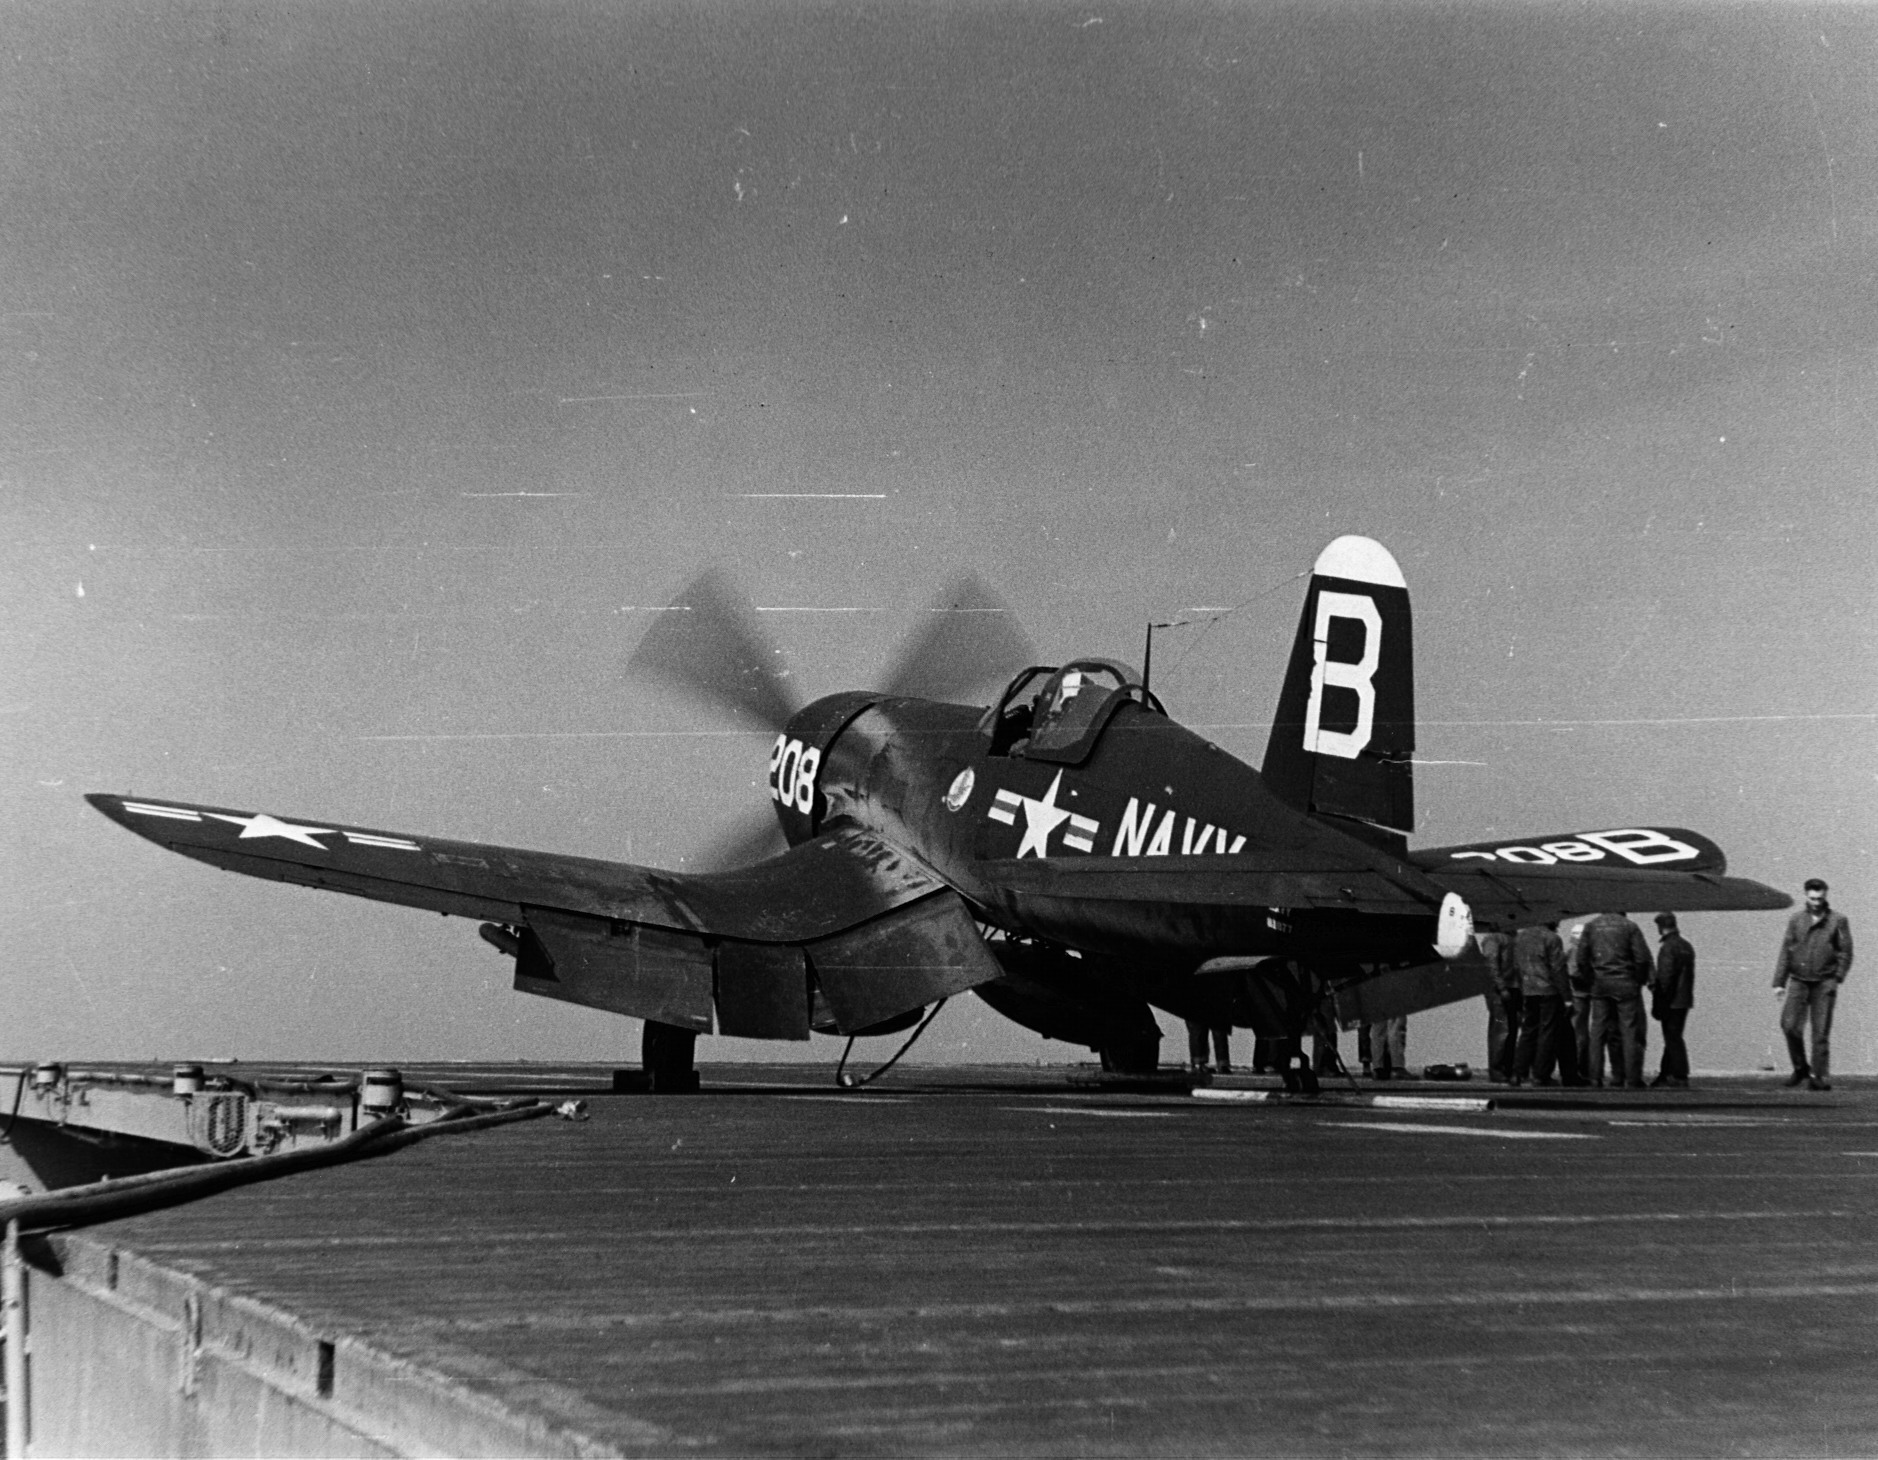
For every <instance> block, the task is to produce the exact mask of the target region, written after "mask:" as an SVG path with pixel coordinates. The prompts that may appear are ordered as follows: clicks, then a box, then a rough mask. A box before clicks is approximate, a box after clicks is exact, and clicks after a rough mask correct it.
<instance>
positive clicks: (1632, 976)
mask: <svg viewBox="0 0 1878 1460" xmlns="http://www.w3.org/2000/svg"><path fill="white" fill-rule="evenodd" d="M1576 962H1577V964H1578V967H1579V968H1580V970H1581V971H1582V972H1584V973H1588V974H1589V976H1590V983H1591V1030H1590V1045H1591V1051H1592V1054H1593V1055H1594V1056H1595V1055H1597V1054H1598V1053H1599V1052H1600V1051H1601V1050H1602V1048H1603V1046H1604V1040H1605V1031H1606V1030H1607V1029H1608V1028H1609V1027H1610V1026H1611V1025H1613V1024H1615V1025H1616V1027H1617V1033H1618V1043H1617V1046H1616V1047H1615V1048H1614V1049H1612V1050H1611V1083H1612V1084H1613V1085H1627V1086H1629V1087H1630V1088H1631V1089H1633V1090H1641V1089H1643V1088H1644V1083H1643V988H1644V985H1645V984H1647V983H1649V981H1650V975H1651V973H1652V972H1653V971H1654V969H1655V960H1654V959H1652V958H1651V957H1650V945H1649V944H1648V943H1646V942H1644V941H1643V929H1641V928H1639V927H1638V926H1637V925H1636V924H1635V923H1633V922H1631V921H1630V919H1629V918H1627V917H1626V916H1624V914H1623V913H1620V912H1617V913H1599V914H1598V915H1597V916H1596V917H1595V918H1593V919H1592V920H1591V921H1590V922H1588V923H1586V924H1585V930H1584V933H1583V934H1582V935H1581V936H1580V937H1579V939H1578V951H1577V954H1576ZM1581 982H1582V979H1581Z"/></svg>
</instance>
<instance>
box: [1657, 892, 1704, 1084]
mask: <svg viewBox="0 0 1878 1460" xmlns="http://www.w3.org/2000/svg"><path fill="white" fill-rule="evenodd" d="M1656 935H1657V937H1659V938H1661V939H1662V942H1660V943H1658V944H1657V945H1656V977H1655V978H1653V979H1651V980H1650V1013H1651V1015H1652V1016H1653V1017H1654V1018H1655V1019H1656V1022H1657V1023H1659V1024H1661V1025H1662V1026H1663V1062H1662V1064H1660V1065H1658V1066H1657V1070H1656V1078H1655V1079H1654V1080H1652V1081H1650V1083H1651V1084H1652V1085H1668V1086H1670V1087H1671V1088H1672V1089H1676V1090H1687V1089H1688V1088H1689V1046H1688V1045H1686V1044H1684V1043H1683V1042H1682V1029H1683V1025H1685V1024H1686V1023H1688V1021H1689V1011H1690V1010H1691V1009H1693V1008H1694V1007H1695V949H1694V948H1693V947H1691V946H1690V944H1689V940H1688V939H1687V938H1685V937H1683V936H1682V930H1681V929H1679V928H1678V927H1677V926H1676V915H1675V914H1674V913H1672V912H1661V913H1658V914H1657V915H1656Z"/></svg>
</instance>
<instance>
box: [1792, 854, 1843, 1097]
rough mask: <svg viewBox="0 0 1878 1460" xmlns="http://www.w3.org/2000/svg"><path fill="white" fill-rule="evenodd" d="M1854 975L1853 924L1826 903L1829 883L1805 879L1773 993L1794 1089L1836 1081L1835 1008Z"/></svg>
mask: <svg viewBox="0 0 1878 1460" xmlns="http://www.w3.org/2000/svg"><path fill="white" fill-rule="evenodd" d="M1851 971H1852V925H1851V924H1850V923H1849V922H1847V921H1846V919H1845V914H1844V913H1841V912H1834V911H1833V910H1832V904H1831V903H1829V902H1827V901H1826V884H1825V882H1824V881H1822V880H1821V879H1820V878H1818V877H1809V878H1807V879H1806V906H1805V907H1803V908H1801V909H1799V910H1798V911H1797V912H1795V913H1794V915H1793V916H1792V918H1790V919H1789V920H1788V922H1787V936H1786V937H1785V938H1784V939H1782V940H1781V944H1780V961H1779V962H1778V963H1776V964H1775V965H1774V992H1775V994H1776V995H1780V996H1781V997H1783V998H1784V1000H1785V1002H1784V1003H1783V1004H1782V1005H1781V1008H1780V1032H1781V1033H1782V1034H1784V1035H1786V1036H1787V1053H1788V1054H1789V1055H1790V1056H1791V1057H1792V1059H1793V1073H1792V1074H1791V1075H1789V1076H1788V1077H1787V1084H1788V1085H1789V1086H1793V1085H1797V1084H1799V1083H1800V1082H1801V1081H1802V1080H1804V1081H1805V1082H1806V1085H1807V1088H1808V1089H1809V1090H1830V1089H1831V1088H1832V1085H1831V1083H1830V1081H1831V1078H1832V1006H1833V1003H1834V1002H1835V1001H1836V1000H1837V998H1838V996H1839V985H1840V984H1842V983H1844V982H1845V980H1846V975H1847V974H1849V973H1851ZM1808 1024H1811V1025H1812V1026H1813V1058H1812V1061H1811V1062H1810V1063H1809V1062H1808V1060H1807V1058H1806V1026H1807V1025H1808Z"/></svg>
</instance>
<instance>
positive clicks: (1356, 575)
mask: <svg viewBox="0 0 1878 1460" xmlns="http://www.w3.org/2000/svg"><path fill="white" fill-rule="evenodd" d="M942 607H944V608H945V609H946V610H947V611H946V612H943V613H938V614H935V615H934V616H933V618H932V620H931V622H932V625H933V627H932V628H930V629H929V630H928V631H927V632H925V633H923V634H921V635H919V636H918V637H917V638H916V639H915V640H914V642H913V643H912V644H910V645H909V646H908V648H907V649H906V651H905V652H904V653H903V654H902V656H901V659H900V662H899V664H898V666H897V667H896V668H895V669H893V670H892V671H891V672H890V673H889V674H888V675H887V676H886V677H885V678H884V680H883V683H886V684H887V685H888V686H889V688H888V689H886V690H881V691H870V690H854V691H848V692H844V693H840V694H832V695H828V696H825V697H823V698H821V699H817V700H815V701H813V702H812V703H810V704H807V705H804V706H800V707H797V706H796V705H795V704H793V703H792V702H791V700H790V698H789V696H788V694H787V685H786V681H785V677H784V676H783V675H782V674H781V673H780V672H779V671H778V670H777V668H776V667H775V666H776V665H777V663H778V653H777V651H776V649H775V648H774V647H773V646H772V645H770V644H769V643H768V642H767V641H766V640H765V638H764V636H763V634H762V632H761V631H760V629H758V627H757V626H756V620H755V616H754V614H753V612H752V611H751V610H750V609H749V608H748V607H747V605H746V604H744V603H742V602H741V601H740V599H739V597H738V595H737V594H736V593H735V591H734V590H733V589H731V588H730V587H729V586H728V585H727V584H726V583H724V582H723V580H721V579H720V578H718V577H717V576H716V575H714V574H706V575H705V576H704V577H703V578H701V579H700V580H698V582H696V583H694V584H693V585H692V587H691V588H690V589H689V590H688V591H687V593H686V594H685V595H683V596H682V597H681V598H680V600H679V602H678V604H676V605H674V608H675V609H676V610H677V611H674V612H671V613H667V614H662V615H660V617H659V619H658V621H657V623H656V624H655V627H654V628H653V629H652V630H651V631H650V632H649V633H648V634H647V636H646V638H645V639H644V641H643V642H642V643H641V645H640V647H639V649H638V650H637V651H636V653H635V654H634V656H633V660H632V663H631V667H633V668H635V669H637V670H638V671H640V672H642V673H648V674H652V675H656V676H659V677H661V678H663V679H665V680H667V681H670V682H673V683H675V684H677V685H678V686H679V687H681V688H683V689H685V690H687V691H688V692H690V693H691V694H693V695H694V696H695V697H697V698H700V699H703V700H706V701H708V702H711V703H713V704H715V705H717V706H718V707H720V708H723V709H725V710H728V711H729V712H731V713H732V714H733V715H734V716H737V717H739V718H740V719H742V720H744V721H745V722H746V723H747V722H748V720H749V719H750V718H751V717H755V718H757V719H759V720H761V721H762V722H764V723H766V724H768V725H769V726H770V727H771V728H773V729H774V730H775V732H776V738H775V741H774V743H773V745H772V746H771V749H770V754H769V776H768V787H769V799H770V802H771V803H772V808H773V810H774V813H775V817H776V820H777V822H778V823H779V824H780V830H781V833H782V835H783V837H784V838H786V840H787V843H788V847H787V850H784V851H782V852H781V853H780V854H779V855H772V856H767V857H761V858H760V859H758V860H751V861H749V862H748V863H747V864H746V865H741V866H737V867H735V868H733V869H732V870H728V871H722V872H692V873H687V872H671V871H661V870H659V869H656V868H651V867H642V866H635V865H632V864H630V863H624V862H610V861H600V860H595V859H591V858H585V857H570V856H561V855H556V854H554V853H550V852H535V851H523V850H519V849H517V848H512V847H503V846H491V845H485V844H482V843H474V842H458V841H446V840H443V839H441V838H437V837H427V836H417V835H410V834H406V833H400V832H386V831H375V830H367V829H365V828H361V827H353V826H340V825H337V824H334V823H330V822H313V821H307V820H295V819H287V818H283V817H279V816H276V815H274V814H272V813H269V812H254V811H237V810H233V809H230V808H226V807H220V806H204V805H196V804H193V803H185V802H178V801H164V800H151V799H148V798H139V797H134V796H117V795H92V796H89V797H88V798H87V799H88V800H89V801H90V802H91V803H92V804H93V805H94V806H96V807H97V808H98V809H99V810H100V811H102V812H104V814H105V815H107V816H109V817H110V818H111V819H112V820H114V821H117V822H119V823H121V824H122V825H124V826H126V827H128V828H130V829H131V830H132V831H135V832H137V833H138V834H139V835H141V836H144V837H147V838H149V839H150V840H151V841H154V842H156V843H158V844H159V845H161V846H165V847H168V848H169V849H170V850H172V851H176V852H180V853H182V854H183V855H184V856H187V857H193V858H195V859H197V860H198V861H203V862H208V863H210V864H211V865H213V866H217V867H221V868H224V869H226V870H229V871H235V872H245V873H248V874H249V875H251V876H256V877H268V878H273V879H274V880H276V881H281V882H297V883H301V884H304V885H307V886H311V887H322V888H326V889H328V890H331V891H335V892H347V893H351V894H353V895H354V896H358V897H369V898H375V899H377V900H380V901H384V902H394V903H402V904H405V905H407V906H411V907H418V908H425V909H428V910H430V911H432V912H440V913H444V914H446V915H449V916H455V917H465V918H473V919H476V920H478V921H480V922H481V923H482V924H483V927H482V930H481V931H482V934H483V936H484V937H485V938H486V939H487V940H488V941H489V942H490V943H492V944H493V945H495V947H496V948H498V949H500V950H501V951H502V953H504V954H506V955H507V956H509V957H510V958H512V959H513V960H514V962H515V987H516V988H518V989H520V990H522V991H523V992H526V993H532V994H541V995H544V996H546V997H549V998H557V999H565V1000H570V1001H572V1002H574V1003H577V1004H586V1005H590V1006H592V1007H595V1008H599V1009H607V1010H611V1011H613V1012H615V1013H619V1014H625V1015H629V1016H631V1017H634V1018H637V1019H641V1020H644V1021H645V1029H644V1047H643V1058H644V1063H645V1067H646V1069H647V1071H648V1073H649V1075H650V1079H651V1085H652V1088H654V1089H655V1090H678V1089H687V1088H695V1085H696V1075H695V1073H694V1071H693V1069H692V1058H693V1046H694V1042H695V1040H696V1037H697V1035H699V1034H703V1033H710V1032H712V1031H713V1030H715V1031H716V1032H718V1033H721V1034H729V1035H740V1036H744V1037H748V1038H756V1039H807V1038H808V1037H809V1035H810V1033H811V1032H812V1031H814V1032H824V1033H837V1034H843V1035H849V1036H853V1035H861V1034H880V1033H890V1032H895V1031H898V1030H903V1029H908V1028H911V1027H912V1026H913V1025H914V1024H915V1023H916V1022H917V1021H918V1020H919V1018H920V1017H921V1015H922V1013H923V1012H924V1011H925V1010H926V1009H927V1008H929V1007H930V1006H932V1005H934V1004H936V1003H937V1002H938V1001H939V1000H942V999H945V998H947V997H949V996H951V995H954V994H958V993H961V992H963V991H965V990H967V989H971V990H973V991H975V992H976V994H977V995H978V997H980V998H981V999H983V1000H984V1001H985V1002H986V1003H988V1004H989V1005H990V1006H991V1007H992V1008H993V1009H995V1010H997V1011H998V1012H999V1013H1000V1014H1003V1015H1005V1016H1006V1017H1008V1018H1010V1019H1013V1020H1015V1021H1016V1022H1017V1023H1019V1024H1022V1025H1025V1026H1026V1027H1028V1028H1030V1029H1033V1030H1036V1031H1038V1032H1040V1033H1042V1034H1044V1035H1046V1036H1048V1037H1050V1038H1053V1039H1060V1040H1066V1041H1070V1042H1073V1043H1076V1044H1081V1045H1086V1046H1088V1047H1089V1048H1091V1049H1093V1050H1095V1051H1097V1052H1098V1053H1099V1054H1100V1056H1101V1059H1102V1063H1103V1065H1104V1067H1105V1068H1108V1069H1111V1070H1116V1071H1123V1072H1140V1071H1145V1070H1151V1069H1153V1068H1154V1066H1155V1064H1156V1062H1157V1060H1158V1054H1159V1044H1160V1038H1161V1035H1160V1029H1159V1026H1158V1025H1157V1024H1156V1022H1155V1019H1154V1014H1153V1010H1155V1009H1161V1010H1165V1011H1166V1012H1168V1013H1170V1014H1173V1015H1176V1016H1179V1017H1183V1018H1198V1019H1203V1020H1206V1021H1207V1022H1209V1023H1216V1024H1217V1023H1226V1022H1230V1023H1233V1024H1236V1025H1240V1026H1242V1027H1243V1026H1249V1027H1251V1028H1252V1029H1254V1030H1256V1031H1257V1032H1259V1033H1260V1034H1262V1035H1266V1036H1268V1037H1273V1038H1277V1039H1280V1040H1283V1041H1285V1042H1286V1044H1287V1047H1288V1049H1289V1051H1290V1052H1291V1067H1292V1068H1291V1074H1290V1076H1289V1077H1288V1078H1289V1079H1290V1080H1291V1081H1292V1082H1293V1083H1294V1084H1296V1085H1301V1086H1302V1087H1304V1088H1311V1084H1310V1078H1309V1072H1308V1070H1305V1069H1303V1068H1302V1060H1301V1059H1299V1058H1298V1057H1297V1056H1296V1053H1295V1052H1296V1048H1297V1042H1298V1039H1299V1036H1300V1035H1301V1034H1302V1033H1303V1032H1304V1031H1305V1030H1306V1029H1307V1028H1308V1027H1309V1026H1310V1025H1311V1022H1312V1020H1313V1019H1314V1018H1316V1017H1318V1016H1319V1014H1320V1011H1323V1010H1325V1009H1326V1006H1327V1003H1328V1002H1329V1001H1333V1000H1334V1001H1335V1007H1336V1009H1337V1010H1338V1011H1340V1012H1341V1013H1342V1014H1343V1015H1344V1016H1345V1017H1346V1018H1349V1017H1382V1016H1384V1015H1388V1014H1395V1013H1409V1012H1414V1011H1415V1010H1418V1009H1423V1008H1428V1007H1431V1006H1433V1005H1435V1004H1439V1003H1444V1002H1448V1001H1451V1000H1453V999H1458V998H1465V997H1469V996H1472V995H1475V994H1477V993H1479V992H1481V991H1482V989H1483V988H1484V987H1485V986H1486V981H1487V973H1486V970H1485V966H1484V963H1483V962H1482V960H1481V959H1480V957H1479V955H1478V953H1477V952H1476V951H1475V950H1474V949H1473V947H1472V936H1473V934H1474V932H1475V930H1476V929H1480V930H1489V929H1491V930H1510V929H1513V928H1516V927H1520V926H1524V925H1528V924H1534V923H1540V922H1549V921H1553V920H1555V919H1559V918H1565V917H1570V916H1573V915H1575V914H1581V913H1590V912H1596V911H1599V910H1608V909H1615V908H1624V909H1633V908H1651V909H1667V910H1676V911H1694V910H1702V911H1712V910H1718V909H1731V908H1732V909H1777V908H1783V907H1786V906H1788V905H1789V903H1790V899H1789V898H1787V897H1786V896H1785V895H1784V894H1782V893H1780V892H1778V891H1776V890H1775V889H1773V888H1771V887H1767V886H1765V885H1763V884H1761V883H1758V882H1752V881H1748V880H1746V879H1743V878H1736V877H1729V876H1726V875H1725V873H1726V870H1727V861H1726V858H1725V857H1724V856H1723V854H1722V851H1721V849H1720V848H1719V847H1717V846H1716V845H1715V844H1714V843H1713V842H1711V841H1709V840H1707V839H1706V838H1704V837H1701V836H1699V835H1697V834H1696V833H1694V832H1692V831H1686V830H1683V829H1681V828H1678V827H1659V826H1622V827H1609V828H1604V829H1601V830H1590V831H1568V832H1559V833H1550V834H1547V835H1544V836H1533V837H1522V838H1506V839H1503V840H1498V841H1491V842H1478V843H1470V844H1468V845H1464V846H1449V847H1434V848H1429V849H1424V850H1414V851H1411V850H1410V849H1409V846H1408V839H1407V838H1408V833H1409V832H1410V831H1411V830H1412V829H1413V826H1414V820H1415V812H1414V794H1413V773H1412V769H1411V767H1412V764H1413V754H1414V750H1415V707H1414V672H1413V653H1412V643H1411V630H1410V614H1409V595H1408V589H1407V586H1406V584H1405V583H1404V581H1403V578H1402V572H1401V570H1400V568H1399V567H1398V566H1397V565H1396V561H1395V559H1394V558H1393V557H1392V556H1391V555H1390V554H1389V552H1388V551H1387V550H1386V549H1385V548H1383V547H1382V545H1381V544H1379V543H1377V542H1374V541H1372V540H1370V539H1368V538H1363V537H1340V538H1338V539H1337V540H1336V541H1335V542H1333V543H1331V544H1330V545H1329V546H1328V547H1327V548H1325V549H1324V551H1323V553H1322V554H1321V555H1320V556H1319V557H1318V559H1317V562H1316V566H1315V569H1314V571H1313V574H1312V576H1311V579H1310V583H1309V587H1308V589H1307V591H1306V593H1305V598H1304V610H1303V615H1302V617H1301V619H1300V620H1299V624H1298V631H1297V636H1296V639H1295V641H1294V643H1293V645H1292V651H1291V658H1290V663H1289V666H1288V668H1287V670H1286V673H1285V679H1284V684H1283V687H1282V688H1281V690H1280V692H1279V698H1278V709H1277V714H1276V716H1275V718H1274V722H1273V725H1272V729H1271V737H1270V740H1269V742H1268V743H1267V745H1266V749H1265V758H1264V762H1263V764H1262V765H1261V766H1260V768H1259V769H1258V770H1254V769H1252V768H1251V767H1250V766H1248V765H1246V764H1245V763H1243V762H1242V761H1239V760H1237V759H1235V758H1234V757H1233V756H1231V755H1229V754H1227V753H1226V752H1225V751H1224V750H1222V749H1220V748H1219V747H1218V746H1217V745H1214V744H1213V743H1212V742H1210V741H1209V740H1207V739H1206V738H1205V737H1204V736H1202V735H1199V734H1196V733H1194V732H1193V731H1191V730H1188V729H1185V728H1184V727H1182V726H1181V725H1179V724H1178V723H1176V722H1175V721H1174V720H1173V719H1171V718H1170V717H1169V716H1168V714H1167V712H1166V710H1165V709H1164V708H1163V707H1162V705H1161V703H1160V701H1159V700H1158V699H1156V698H1155V696H1154V694H1153V693H1152V691H1151V690H1150V689H1149V688H1148V686H1147V685H1146V684H1144V683H1142V681H1141V676H1140V675H1138V674H1136V673H1135V671H1134V670H1132V669H1130V668H1129V667H1128V666H1126V665H1124V664H1121V663H1119V662H1117V661H1115V660H1111V659H1073V660H1071V661H1069V662H1068V663H1066V664H1062V665H1052V666H1045V665H1037V666H1033V667H1030V668H1026V669H1023V670H1022V671H1021V672H1019V673H1017V674H1016V675H1015V677H1014V678H1012V679H1011V680H1010V681H1009V683H1008V685H1007V686H1006V688H1005V690H1004V692H1003V693H1002V694H1001V695H1000V696H999V697H998V699H997V700H996V702H995V703H993V704H991V705H989V706H984V705H970V704H959V703H953V702H951V700H950V699H949V698H948V696H950V695H953V694H958V693H962V692H963V691H964V690H968V689H970V688H971V687H972V685H973V684H974V683H980V682H982V681H983V678H984V672H985V671H986V670H987V669H991V670H994V671H999V670H1002V669H1004V668H1005V667H1008V666H1009V664H1010V661H1012V660H1013V659H1015V660H1017V661H1018V662H1021V660H1022V659H1023V658H1024V657H1028V656H1027V654H1026V653H1025V650H1024V646H1023V645H1022V642H1021V636H1020V635H1018V634H1017V632H1016V631H1015V630H1014V629H1013V628H1012V627H1011V626H1010V622H1009V618H1008V615H1005V614H1003V613H1002V612H1001V611H1000V605H998V604H997V602H996V600H995V599H993V598H992V597H991V596H990V595H989V594H988V593H986V592H985V591H984V590H983V589H981V588H979V587H977V586H976V585H975V584H974V583H972V582H970V581H969V580H968V581H966V582H964V583H962V584H961V585H959V587H958V588H957V589H956V591H955V592H954V593H953V594H952V595H951V597H950V600H949V601H948V602H946V603H945V604H943V605H942ZM769 834H770V835H772V836H773V835H774V831H773V829H772V830H771V831H770V832H769ZM760 850H761V849H760V848H756V847H754V846H752V849H751V852H750V855H751V856H753V857H755V856H757V855H758V853H759V852H760Z"/></svg>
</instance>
